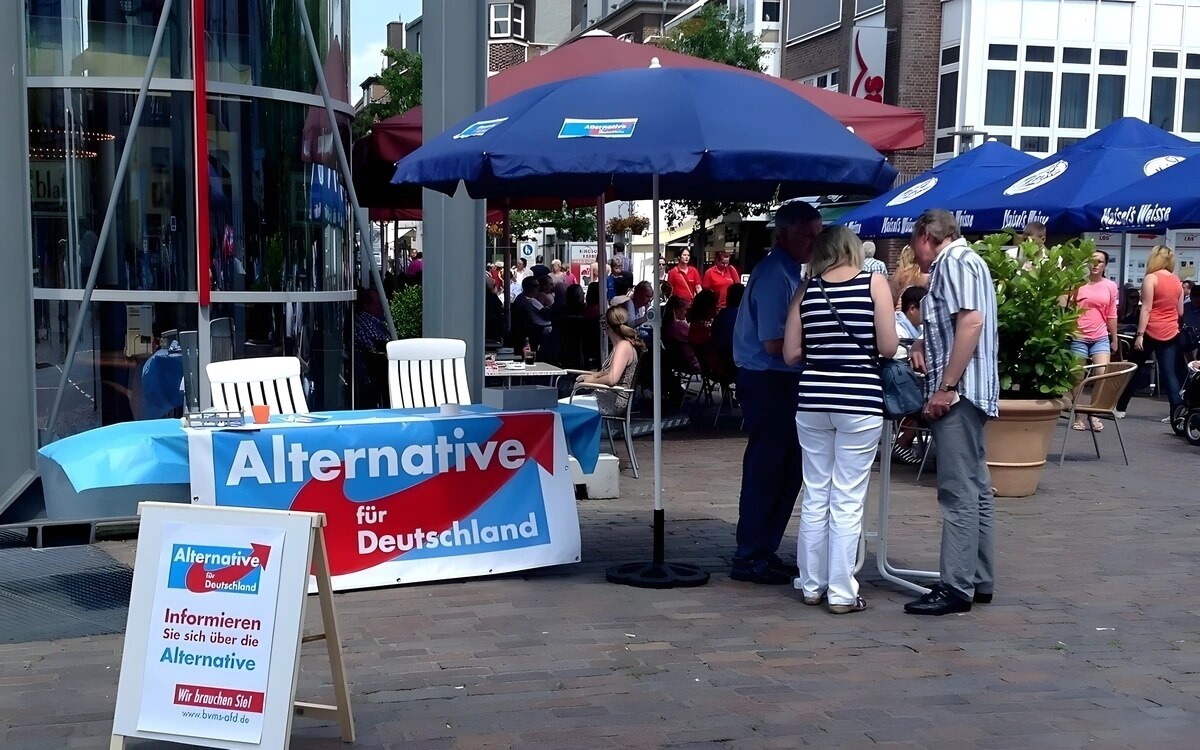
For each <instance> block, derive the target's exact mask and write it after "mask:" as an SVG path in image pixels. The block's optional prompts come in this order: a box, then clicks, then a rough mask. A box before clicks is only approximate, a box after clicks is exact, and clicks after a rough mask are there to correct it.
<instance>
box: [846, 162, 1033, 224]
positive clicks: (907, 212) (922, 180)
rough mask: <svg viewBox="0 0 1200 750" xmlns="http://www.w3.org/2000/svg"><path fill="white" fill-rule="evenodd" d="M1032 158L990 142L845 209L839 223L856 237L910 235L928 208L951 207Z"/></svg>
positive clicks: (1025, 164) (1024, 164)
mask: <svg viewBox="0 0 1200 750" xmlns="http://www.w3.org/2000/svg"><path fill="white" fill-rule="evenodd" d="M1036 161H1037V159H1035V158H1034V157H1032V156H1030V155H1029V154H1027V153H1025V152H1024V151H1018V150H1016V149H1015V148H1013V147H1012V146H1006V145H1005V144H1003V143H1000V142H998V141H988V142H987V143H984V144H983V145H982V146H979V147H978V148H973V149H971V150H970V151H968V152H966V153H965V154H963V155H962V156H958V157H955V158H953V159H951V160H950V161H947V162H943V163H942V164H939V165H938V166H936V167H934V168H933V169H931V170H929V171H928V172H925V173H924V174H922V175H919V176H918V177H916V178H914V179H912V180H909V181H908V182H906V183H904V184H903V185H901V186H900V187H897V188H893V189H892V190H889V191H888V192H886V193H884V194H883V195H881V196H879V197H878V198H876V199H875V200H873V201H871V202H870V203H867V204H865V205H862V206H859V207H858V208H856V209H854V210H853V211H849V212H847V213H846V214H844V215H843V216H842V217H841V218H839V219H838V221H837V223H839V224H844V225H846V226H847V227H849V228H850V229H851V231H853V232H854V233H855V234H857V235H858V236H860V237H908V236H909V235H911V234H912V228H913V224H915V223H916V221H917V219H918V218H920V216H921V214H922V213H924V212H925V211H926V210H927V209H930V208H942V207H944V206H953V205H954V201H955V200H956V199H957V198H959V197H960V196H962V195H964V194H965V193H969V192H971V191H972V190H974V189H976V188H978V187H979V186H980V185H986V184H988V183H989V182H992V181H993V180H998V179H1000V178H1001V177H1005V176H1007V175H1010V174H1012V173H1013V172H1016V171H1017V170H1018V169H1021V168H1022V167H1028V166H1029V165H1030V164H1033V163H1034V162H1036Z"/></svg>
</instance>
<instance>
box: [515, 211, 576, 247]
mask: <svg viewBox="0 0 1200 750" xmlns="http://www.w3.org/2000/svg"><path fill="white" fill-rule="evenodd" d="M508 224H509V229H511V230H512V238H513V241H514V242H520V241H521V240H524V239H532V238H533V232H534V230H536V229H538V228H539V227H549V228H552V229H554V231H555V234H556V236H557V237H558V238H559V239H568V240H572V241H574V242H589V241H591V240H594V239H596V209H594V208H565V207H564V208H560V209H558V210H557V211H522V210H516V211H511V212H509V215H508Z"/></svg>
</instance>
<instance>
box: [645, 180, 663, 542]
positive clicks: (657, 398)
mask: <svg viewBox="0 0 1200 750" xmlns="http://www.w3.org/2000/svg"><path fill="white" fill-rule="evenodd" d="M650 192H651V193H653V197H654V205H653V207H652V208H651V209H650V211H651V215H652V218H651V220H652V221H653V222H654V263H653V265H654V288H655V290H657V289H658V285H659V284H660V283H662V280H661V279H660V278H659V273H658V259H659V258H660V257H662V248H661V247H659V244H658V243H659V231H658V173H657V172H656V173H655V174H654V176H653V177H651V178H650ZM650 305H651V306H650V310H649V311H648V312H649V313H650V314H651V316H652V317H651V320H652V325H653V327H654V341H653V343H652V344H651V345H650V348H651V352H650V357H651V360H650V361H651V362H652V363H653V365H654V512H655V513H661V512H662V510H663V501H662V311H661V310H660V309H659V307H658V292H657V291H656V292H655V294H654V300H653V301H652V302H651V303H650ZM655 562H662V560H661V559H657V560H655Z"/></svg>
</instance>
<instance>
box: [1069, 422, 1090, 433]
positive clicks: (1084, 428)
mask: <svg viewBox="0 0 1200 750" xmlns="http://www.w3.org/2000/svg"><path fill="white" fill-rule="evenodd" d="M1071 429H1072V430H1078V431H1079V432H1086V431H1087V426H1086V425H1085V424H1084V423H1083V422H1074V423H1072V424H1071Z"/></svg>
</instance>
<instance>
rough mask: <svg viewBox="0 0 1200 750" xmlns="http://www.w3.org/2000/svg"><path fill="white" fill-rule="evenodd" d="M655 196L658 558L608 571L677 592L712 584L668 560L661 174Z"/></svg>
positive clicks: (622, 580) (624, 580)
mask: <svg viewBox="0 0 1200 750" xmlns="http://www.w3.org/2000/svg"><path fill="white" fill-rule="evenodd" d="M650 184H651V194H652V197H653V199H654V202H653V208H652V209H651V210H652V214H651V216H652V222H653V225H654V262H653V263H652V266H653V268H654V289H655V293H654V300H653V301H652V302H651V303H650V304H651V305H652V306H651V308H650V309H649V310H648V311H647V315H648V316H649V317H650V322H651V326H652V327H653V329H654V337H653V341H652V342H651V344H650V361H651V364H652V365H653V367H654V553H653V554H654V557H653V559H652V560H651V561H650V562H632V563H626V564H624V565H616V566H613V567H611V568H609V569H608V570H607V571H606V572H605V578H607V579H608V582H609V583H619V584H622V585H625V586H636V587H638V588H643V589H673V588H686V587H691V586H703V585H704V584H706V583H708V573H707V572H705V571H703V570H701V569H700V568H698V567H696V566H694V565H686V564H683V563H669V562H667V561H666V551H665V546H666V544H665V541H666V516H665V514H664V513H663V499H662V314H661V312H660V310H659V308H658V291H657V290H658V286H659V284H661V283H662V279H661V278H660V277H659V271H658V259H659V258H660V257H662V246H661V245H660V244H659V239H660V238H659V221H658V175H657V174H655V175H653V176H652V177H651V183H650Z"/></svg>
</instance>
